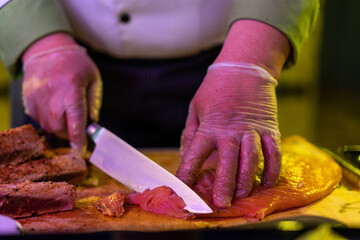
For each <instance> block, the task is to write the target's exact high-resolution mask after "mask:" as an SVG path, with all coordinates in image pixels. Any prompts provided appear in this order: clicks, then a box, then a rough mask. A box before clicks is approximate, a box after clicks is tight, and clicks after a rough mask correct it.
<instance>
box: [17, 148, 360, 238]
mask: <svg viewBox="0 0 360 240" xmlns="http://www.w3.org/2000/svg"><path fill="white" fill-rule="evenodd" d="M143 152H144V153H145V154H146V155H147V156H148V157H150V158H151V159H153V160H154V161H156V162H158V163H159V164H160V165H162V166H163V167H165V168H166V169H168V170H169V171H170V172H172V173H175V171H176V169H177V166H178V164H179V156H178V151H177V150H175V149H174V150H172V149H167V150H158V149H155V150H143ZM86 184H87V185H85V184H83V185H81V186H79V187H78V188H77V193H78V201H77V203H76V208H75V209H74V210H72V211H67V212H60V213H53V214H48V215H43V216H37V217H31V218H24V219H18V221H19V222H20V223H21V225H22V227H23V230H24V232H25V233H59V232H61V233H64V232H71V233H90V232H99V231H120V230H126V231H171V230H189V229H205V228H229V227H238V226H242V227H246V225H249V226H250V225H253V224H254V223H255V222H257V221H258V220H255V219H251V218H244V217H238V218H212V219H211V218H201V219H194V220H182V219H176V218H171V217H167V216H164V215H159V214H154V213H150V212H146V211H144V210H142V209H141V208H140V207H138V206H133V205H126V206H125V211H126V212H125V214H124V215H123V216H122V217H119V218H116V217H108V216H104V215H102V214H101V213H100V212H99V211H97V210H96V209H95V207H94V206H93V205H92V204H93V202H94V201H95V200H97V199H98V198H99V197H104V196H107V195H109V194H111V193H113V192H114V191H116V190H126V191H128V190H127V189H126V188H125V187H124V186H122V185H121V184H120V183H118V182H116V181H115V180H113V179H111V178H109V177H108V176H106V175H105V174H104V173H102V172H101V171H100V170H98V169H96V168H95V167H93V166H92V167H91V168H90V177H89V178H88V179H87V181H86ZM294 216H320V217H326V218H330V219H333V220H337V221H340V222H342V223H343V224H345V225H346V226H348V227H353V228H358V227H360V192H358V191H350V190H347V189H345V188H337V189H335V190H334V191H333V192H332V193H331V194H330V195H328V196H326V197H325V198H323V199H321V200H319V201H317V202H315V203H313V204H311V205H308V206H305V207H302V208H296V209H290V210H287V211H281V212H276V213H273V214H271V215H269V216H267V217H265V219H263V220H262V222H264V221H265V222H266V221H270V220H274V219H281V218H287V217H294Z"/></svg>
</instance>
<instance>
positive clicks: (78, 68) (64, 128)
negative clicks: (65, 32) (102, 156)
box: [22, 45, 102, 151]
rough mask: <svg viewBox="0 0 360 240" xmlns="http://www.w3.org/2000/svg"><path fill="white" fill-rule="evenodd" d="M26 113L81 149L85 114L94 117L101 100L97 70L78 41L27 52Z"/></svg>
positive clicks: (25, 73) (100, 85)
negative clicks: (73, 43) (72, 43)
mask: <svg viewBox="0 0 360 240" xmlns="http://www.w3.org/2000/svg"><path fill="white" fill-rule="evenodd" d="M23 71H24V79H23V92H22V93H23V102H24V106H25V111H26V113H27V114H28V115H29V116H31V117H32V118H33V119H34V120H35V121H37V122H39V123H40V125H41V126H42V128H44V129H45V130H46V131H47V132H50V133H55V134H56V135H57V136H59V137H61V138H65V139H69V141H70V145H71V146H72V147H73V148H75V149H78V150H82V151H83V150H84V148H85V146H86V142H85V139H86V138H85V136H86V132H85V128H86V122H87V116H88V115H89V116H90V118H91V119H92V120H93V121H98V118H99V111H100V107H101V102H102V81H101V77H100V73H99V71H98V69H97V67H96V66H95V64H94V63H93V61H92V60H91V59H90V57H89V56H88V55H87V54H86V51H85V49H84V48H82V47H80V46H78V45H65V46H60V47H56V48H52V49H47V50H45V51H42V52H38V53H35V54H33V55H31V56H29V57H28V58H27V59H26V61H25V62H24V63H23Z"/></svg>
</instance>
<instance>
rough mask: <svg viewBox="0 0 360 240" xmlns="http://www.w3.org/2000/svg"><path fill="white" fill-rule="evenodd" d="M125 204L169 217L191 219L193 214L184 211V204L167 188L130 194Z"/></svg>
mask: <svg viewBox="0 0 360 240" xmlns="http://www.w3.org/2000/svg"><path fill="white" fill-rule="evenodd" d="M126 202H127V203H129V204H138V205H140V207H141V208H142V209H144V210H145V211H149V212H154V213H159V214H163V215H167V216H171V217H176V218H182V219H192V218H194V217H195V215H194V214H192V213H189V212H188V211H186V210H184V207H185V206H186V204H185V202H184V201H183V200H182V199H181V198H180V197H179V196H178V195H176V193H175V192H174V191H173V190H172V189H171V188H169V187H167V186H161V187H157V188H154V189H151V190H149V189H147V190H145V191H144V192H142V193H130V194H128V196H127V199H126Z"/></svg>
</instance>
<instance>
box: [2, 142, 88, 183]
mask: <svg viewBox="0 0 360 240" xmlns="http://www.w3.org/2000/svg"><path fill="white" fill-rule="evenodd" d="M45 155H47V156H43V157H40V158H37V159H32V160H31V161H27V162H24V163H22V164H18V165H7V166H4V167H0V183H15V182H23V181H25V180H30V181H33V182H39V181H56V182H62V181H66V182H68V183H72V184H78V183H81V181H83V180H84V179H85V177H86V174H87V167H86V162H85V160H84V159H83V158H82V157H81V156H80V154H79V153H78V152H77V151H75V150H72V149H70V148H58V149H55V150H52V151H46V154H45Z"/></svg>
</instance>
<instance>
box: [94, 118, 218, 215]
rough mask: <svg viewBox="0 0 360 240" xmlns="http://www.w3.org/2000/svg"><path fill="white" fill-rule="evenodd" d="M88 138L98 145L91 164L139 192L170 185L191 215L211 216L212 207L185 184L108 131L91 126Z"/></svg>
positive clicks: (98, 126)
mask: <svg viewBox="0 0 360 240" xmlns="http://www.w3.org/2000/svg"><path fill="white" fill-rule="evenodd" d="M87 133H88V135H89V136H90V137H91V138H92V139H93V141H94V142H95V149H94V151H93V153H92V155H91V157H90V162H91V163H92V164H94V165H95V166H96V167H98V168H99V169H101V170H102V171H103V172H105V173H106V174H108V175H109V176H111V177H113V178H114V179H116V180H117V181H119V182H120V183H122V184H124V185H125V186H127V187H129V188H131V189H132V190H134V191H136V192H143V191H145V190H146V189H153V188H156V187H159V186H164V185H165V186H168V187H170V188H171V189H172V190H174V192H175V193H176V194H177V195H178V196H180V197H181V198H182V199H183V200H184V202H185V204H186V206H185V207H184V209H186V210H188V211H189V212H192V213H200V214H202V213H211V212H212V210H211V208H210V207H209V206H208V205H207V204H206V203H205V202H204V201H203V200H202V199H201V198H200V197H199V196H198V195H197V194H196V193H195V192H194V191H193V190H192V189H191V188H190V187H188V186H187V185H186V184H185V183H183V182H182V181H181V180H180V179H178V178H177V177H175V176H174V175H173V174H171V173H170V172H168V171H167V170H165V169H164V168H162V167H161V166H160V165H158V164H157V163H155V162H154V161H152V160H151V159H149V158H148V157H146V156H145V155H144V154H142V153H141V152H139V151H138V150H136V149H135V148H133V147H132V146H130V145H129V144H128V143H126V142H125V141H123V140H122V139H121V138H119V137H117V136H116V135H115V134H113V133H112V132H110V131H109V130H107V129H106V128H104V127H102V126H100V125H98V124H96V123H92V124H90V125H89V126H88V128H87Z"/></svg>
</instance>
